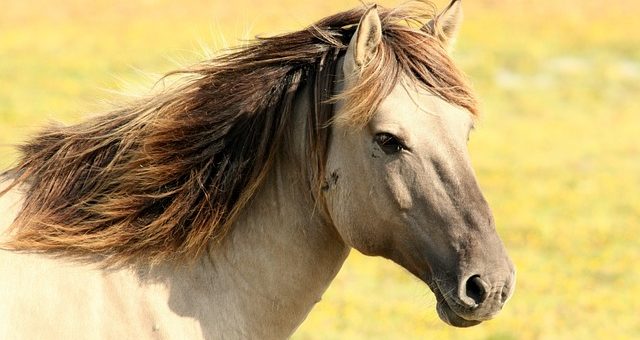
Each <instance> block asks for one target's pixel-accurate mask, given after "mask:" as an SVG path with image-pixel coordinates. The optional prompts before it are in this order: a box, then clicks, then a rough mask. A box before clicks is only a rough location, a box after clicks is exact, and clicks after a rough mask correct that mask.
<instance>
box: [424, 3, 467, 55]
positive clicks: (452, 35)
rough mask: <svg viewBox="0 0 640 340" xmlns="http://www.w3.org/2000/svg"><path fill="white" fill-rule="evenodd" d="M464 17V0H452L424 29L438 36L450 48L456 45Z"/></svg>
mask: <svg viewBox="0 0 640 340" xmlns="http://www.w3.org/2000/svg"><path fill="white" fill-rule="evenodd" d="M462 17H463V14H462V0H452V1H451V3H450V4H449V6H447V8H445V9H444V11H442V13H440V14H438V15H436V17H435V18H433V19H431V20H430V21H429V22H428V23H426V24H425V25H424V27H423V28H422V29H423V30H424V31H426V32H428V33H429V34H432V35H434V36H436V37H438V39H440V41H441V42H442V43H443V44H444V45H445V46H446V47H447V49H449V50H450V49H452V48H453V45H455V41H456V37H457V35H458V31H459V30H460V26H461V25H462Z"/></svg>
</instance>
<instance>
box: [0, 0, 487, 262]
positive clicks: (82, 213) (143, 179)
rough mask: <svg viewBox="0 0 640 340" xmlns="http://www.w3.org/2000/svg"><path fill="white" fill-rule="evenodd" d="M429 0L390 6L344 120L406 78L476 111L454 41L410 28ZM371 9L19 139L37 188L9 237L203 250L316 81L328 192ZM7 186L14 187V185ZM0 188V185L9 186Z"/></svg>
mask: <svg viewBox="0 0 640 340" xmlns="http://www.w3.org/2000/svg"><path fill="white" fill-rule="evenodd" d="M430 9H431V6H430V4H429V3H424V2H420V3H419V4H418V5H412V6H408V7H402V8H397V9H392V10H387V9H382V10H381V11H380V15H381V19H382V23H383V42H382V44H381V47H380V48H379V49H378V51H377V54H378V58H373V59H372V60H373V61H372V62H371V63H369V64H367V65H366V66H365V68H364V69H363V72H362V74H361V77H360V79H359V80H358V82H357V84H356V86H354V87H352V88H350V89H348V90H347V92H344V93H342V94H339V97H343V98H345V99H347V100H345V102H346V103H347V106H346V107H345V111H344V112H343V114H341V116H340V117H336V119H338V120H339V121H344V122H348V123H351V124H353V125H354V126H356V127H354V128H357V126H360V127H361V126H363V125H364V124H366V122H368V120H369V119H370V118H371V116H372V115H373V113H374V111H375V108H376V107H377V105H378V104H379V103H380V101H381V100H382V99H383V98H384V97H386V96H387V95H388V94H389V93H390V91H391V89H392V88H393V86H394V85H395V84H396V83H397V82H398V81H399V79H400V77H401V76H403V75H406V76H408V77H409V78H410V79H412V80H414V81H415V82H417V83H419V84H422V85H424V86H426V87H427V88H428V89H430V90H431V91H432V92H433V93H434V94H436V95H438V96H441V97H442V98H444V99H445V100H447V101H449V102H452V103H454V104H457V105H459V106H462V107H464V108H466V109H468V110H469V111H470V112H472V113H476V112H477V109H476V102H475V98H474V96H473V94H472V92H471V90H470V89H469V87H468V85H467V83H466V82H465V79H464V77H463V76H462V74H461V73H460V72H459V71H458V70H457V69H456V68H455V66H454V65H453V63H452V62H451V60H450V59H449V58H448V56H447V54H446V52H445V49H444V48H443V46H441V45H440V43H439V42H438V40H437V39H435V38H434V37H432V36H431V35H429V34H427V33H425V32H422V31H420V30H419V29H415V28H412V27H410V26H408V25H406V23H407V22H413V23H414V24H420V25H421V24H423V23H424V22H425V21H426V20H428V19H430V18H431V17H432V13H433V12H432V11H431V10H430ZM363 13H364V8H357V9H352V10H349V11H345V12H341V13H338V14H335V15H333V16H330V17H327V18H325V19H322V20H320V21H319V22H317V23H316V24H314V25H312V26H310V27H307V28H305V29H303V30H301V31H297V32H293V33H289V34H284V35H280V36H275V37H268V38H258V39H257V40H255V41H254V42H252V43H250V44H249V45H248V46H245V47H242V48H238V49H235V50H230V51H227V52H226V53H224V54H221V55H220V56H218V57H216V58H214V59H212V60H210V61H207V62H204V63H201V64H198V65H196V66H194V67H192V68H189V69H186V70H181V71H177V72H173V73H171V75H182V76H183V77H182V78H183V81H182V82H181V83H180V85H176V86H174V87H173V88H171V89H169V90H166V91H164V92H162V93H160V94H156V95H154V96H152V97H150V98H147V99H142V100H139V101H137V102H135V103H130V104H128V105H126V106H124V107H122V108H119V109H116V110H113V111H111V112H108V113H106V114H103V115H101V116H97V117H94V118H92V119H90V120H87V121H85V122H83V123H79V124H76V125H72V126H50V127H48V128H46V129H44V130H43V131H41V132H40V133H39V134H38V135H37V136H35V137H34V138H33V139H31V140H29V141H28V142H26V143H25V144H23V145H22V146H20V151H21V158H20V159H19V161H18V163H17V165H16V166H15V167H13V168H12V169H10V170H8V172H7V173H11V174H12V176H11V180H12V184H11V186H10V187H9V188H7V189H6V190H9V189H11V187H13V186H20V185H23V184H24V185H26V186H27V187H28V189H27V190H26V192H25V196H24V205H23V207H22V210H21V211H20V213H19V214H18V217H17V218H16V220H15V221H14V224H13V228H14V234H15V236H14V237H13V238H12V239H11V240H10V242H9V243H8V244H5V245H2V246H3V247H7V248H10V249H15V250H29V251H47V252H54V253H61V254H65V255H70V256H76V257H86V256H94V255H100V256H102V257H103V258H104V259H105V261H106V263H108V264H117V263H126V262H131V261H136V262H137V261H151V262H157V261H165V260H168V259H172V258H196V257H197V256H198V255H199V254H200V253H202V251H204V250H205V249H206V248H207V247H208V246H209V245H210V244H211V242H216V241H220V240H222V239H223V238H224V236H225V235H226V234H227V232H228V231H229V229H230V228H231V226H232V225H233V223H234V221H235V220H236V218H237V217H238V215H239V213H240V212H241V211H242V209H243V208H244V207H245V206H246V204H247V203H248V202H249V201H250V200H251V198H252V197H253V196H254V194H255V192H256V191H257V190H258V189H259V187H260V185H261V184H262V182H263V181H264V179H265V177H266V175H267V173H268V171H269V169H270V167H271V165H272V163H273V160H274V155H275V153H276V152H277V150H278V147H279V146H280V145H281V144H282V143H283V139H284V135H285V134H286V133H285V130H286V129H287V127H288V126H289V125H290V124H289V123H290V117H291V114H292V111H293V102H294V98H295V96H296V95H297V94H298V93H299V92H298V89H299V88H300V87H301V84H305V83H306V84H307V85H310V86H311V88H312V89H313V91H312V96H313V100H312V105H311V106H312V107H310V108H309V112H310V114H309V117H308V118H307V122H308V123H307V125H308V133H306V136H307V140H306V141H305V142H306V147H307V150H308V157H309V159H310V160H311V171H310V174H309V176H310V179H309V182H310V183H312V186H313V187H312V188H311V189H312V192H316V191H318V190H319V188H320V182H321V179H322V178H324V176H323V171H324V170H323V169H324V161H325V158H326V150H327V142H328V138H329V137H328V135H329V133H330V129H329V128H328V127H327V126H328V124H329V122H331V119H332V105H331V104H330V103H331V100H330V99H331V98H332V96H333V83H334V80H335V79H336V78H335V69H336V64H337V60H338V57H339V56H340V55H341V54H343V53H344V51H345V50H346V48H347V45H348V42H349V40H350V38H351V36H352V35H353V33H354V31H355V25H356V24H357V23H358V21H359V20H360V17H361V16H362V14H363ZM6 190H5V192H6ZM0 195H2V193H0Z"/></svg>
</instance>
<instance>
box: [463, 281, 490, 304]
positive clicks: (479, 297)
mask: <svg viewBox="0 0 640 340" xmlns="http://www.w3.org/2000/svg"><path fill="white" fill-rule="evenodd" d="M465 293H466V294H467V296H468V297H470V298H471V299H472V300H473V301H474V302H475V303H476V304H478V305H479V304H481V303H482V302H484V300H486V299H487V295H488V293H489V292H488V287H487V284H486V283H485V282H484V281H482V279H481V278H480V275H473V276H472V277H470V278H469V279H468V280H467V283H466V286H465Z"/></svg>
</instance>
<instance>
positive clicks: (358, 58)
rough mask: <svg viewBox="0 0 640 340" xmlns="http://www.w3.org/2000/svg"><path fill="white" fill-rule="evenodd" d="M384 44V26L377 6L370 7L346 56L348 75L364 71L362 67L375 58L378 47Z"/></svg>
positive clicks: (350, 43)
mask: <svg viewBox="0 0 640 340" xmlns="http://www.w3.org/2000/svg"><path fill="white" fill-rule="evenodd" d="M381 42H382V24H381V22H380V16H379V14H378V9H377V7H376V5H373V6H371V7H369V8H368V9H367V10H366V11H365V12H364V14H363V15H362V18H361V19H360V23H359V24H358V28H357V29H356V32H355V33H354V34H353V37H352V38H351V41H350V42H349V47H348V48H347V53H346V55H345V68H346V69H345V71H346V72H347V74H350V73H352V72H357V71H360V70H362V67H363V66H364V65H365V64H366V63H367V62H369V61H370V60H371V58H373V57H374V55H375V53H376V50H377V49H378V45H380V43H381Z"/></svg>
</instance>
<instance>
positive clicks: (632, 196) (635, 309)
mask: <svg viewBox="0 0 640 340" xmlns="http://www.w3.org/2000/svg"><path fill="white" fill-rule="evenodd" d="M398 2H399V1H398ZM398 2H395V1H384V2H381V3H382V4H386V5H394V4H397V3H398ZM90 3H91V4H90V5H89V2H85V1H81V0H62V1H55V2H54V1H44V0H31V1H19V0H8V2H7V1H5V2H3V4H2V6H1V7H2V10H0V166H7V165H8V164H10V162H11V161H12V160H13V159H15V153H14V152H13V151H12V150H11V149H10V148H9V147H7V145H8V144H11V143H16V142H19V141H20V140H23V139H24V138H26V137H27V136H28V135H29V134H30V133H32V132H33V131H34V130H35V129H37V127H38V126H40V125H42V124H44V123H45V122H46V121H47V120H49V119H56V120H62V121H64V122H75V121H78V120H79V119H81V117H83V116H84V115H86V114H92V113H96V112H99V111H100V110H102V109H103V108H105V107H108V106H107V105H106V104H105V103H104V101H105V100H107V101H113V100H117V98H118V97H119V95H118V94H115V93H114V92H124V93H144V92H145V89H148V88H150V86H151V85H152V84H153V81H154V80H156V79H157V77H158V76H157V74H161V73H165V72H167V71H170V70H172V69H175V68H177V67H179V66H178V65H185V64H189V63H193V62H196V61H198V60H200V59H202V58H204V55H205V53H204V52H203V50H205V49H204V48H203V46H204V47H207V48H210V49H214V50H215V49H216V48H220V47H223V46H225V45H235V44H237V43H238V39H241V38H247V37H249V36H252V35H255V34H263V33H267V34H269V33H281V32H284V31H288V30H292V29H298V28H300V27H302V26H305V25H306V24H309V23H311V22H312V21H314V20H316V19H318V18H321V17H323V16H325V15H328V14H331V13H334V12H336V11H338V10H343V9H346V8H347V7H352V6H357V5H358V4H359V2H358V1H346V2H345V1H337V0H331V1H316V2H314V3H315V4H313V5H312V4H310V3H311V2H307V1H292V0H273V1H270V2H264V3H262V2H260V3H258V4H256V2H255V1H248V0H241V1H233V2H232V1H225V2H222V1H219V0H212V1H190V0H189V1H181V2H177V1H168V0H141V1H125V0H116V1H107V0H100V1H92V2H90ZM437 4H438V5H439V6H440V7H442V6H444V4H445V1H443V0H440V1H438V2H437ZM465 10H466V21H465V24H464V27H463V30H462V33H461V36H460V39H459V40H458V42H459V44H458V48H457V49H456V53H455V59H456V60H457V62H458V63H459V65H460V66H461V68H462V69H463V70H465V72H467V73H468V75H469V76H470V78H471V79H472V81H473V83H474V85H475V88H476V89H477V91H478V92H479V94H480V97H481V99H482V102H483V113H482V118H481V120H480V122H479V124H478V126H477V129H476V132H474V134H473V135H472V137H471V141H470V148H471V152H472V156H473V161H474V166H475V169H476V171H477V174H478V177H479V181H480V184H481V186H482V188H483V190H484V192H485V194H486V196H487V199H488V201H489V202H490V204H491V205H492V207H493V210H494V213H495V218H496V220H497V225H498V229H499V232H500V234H501V236H502V238H503V240H504V242H505V244H506V247H507V249H508V250H509V252H510V254H511V256H512V258H513V260H514V262H515V264H516V266H517V269H518V283H517V289H516V292H515V295H514V297H513V298H512V300H511V301H510V302H509V303H508V305H507V306H506V307H505V309H504V310H503V312H502V313H501V314H500V315H499V316H498V317H497V318H496V319H495V320H492V321H489V322H486V323H484V324H481V325H479V326H477V327H473V328H470V329H453V328H450V327H448V326H446V325H445V324H444V323H442V322H441V321H440V320H439V319H438V317H437V315H436V312H435V300H434V298H433V296H432V294H431V292H430V291H429V290H428V289H427V287H426V286H425V285H423V284H422V283H420V282H418V280H417V279H414V278H412V277H411V276H410V275H409V274H408V273H406V272H404V270H402V269H401V268H399V267H398V266H396V265H394V264H392V263H390V262H388V261H385V260H383V259H379V258H368V257H364V256H362V255H360V254H357V253H356V252H353V253H352V255H351V256H350V258H349V260H348V261H347V263H346V265H345V267H344V268H343V269H342V271H341V272H340V274H339V275H338V277H337V279H336V280H335V282H334V283H333V285H332V286H331V287H330V289H329V290H328V291H327V293H326V294H325V297H324V299H323V301H322V302H320V304H319V305H318V306H317V307H316V308H315V309H314V310H313V311H312V312H311V314H310V316H309V318H308V319H307V321H306V322H305V323H304V324H303V325H302V326H301V328H300V329H299V330H298V332H297V333H296V336H295V337H296V338H298V339H407V338H433V339H461V338H464V339H467V338H468V339H587V338H593V339H602V338H607V339H624V338H629V339H633V338H635V339H638V338H640V312H639V310H640V33H638V32H640V20H639V19H638V15H640V2H638V1H632V0H616V1H609V2H605V1H595V0H564V1H554V0H540V1H525V0H510V1H496V0H473V1H465ZM225 41H226V42H225Z"/></svg>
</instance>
